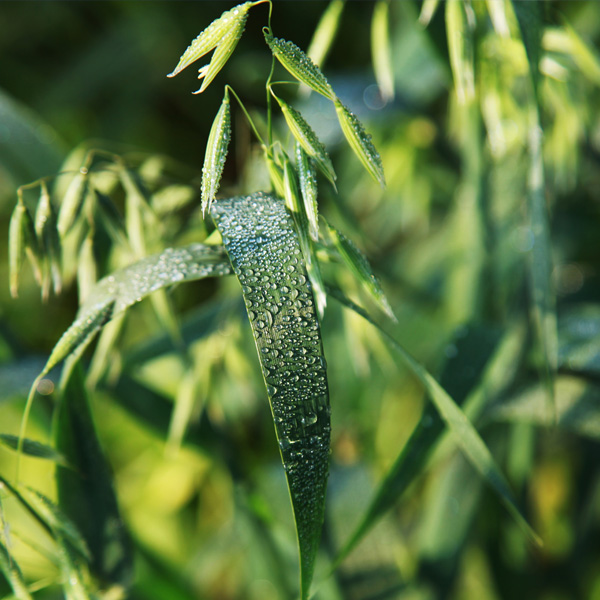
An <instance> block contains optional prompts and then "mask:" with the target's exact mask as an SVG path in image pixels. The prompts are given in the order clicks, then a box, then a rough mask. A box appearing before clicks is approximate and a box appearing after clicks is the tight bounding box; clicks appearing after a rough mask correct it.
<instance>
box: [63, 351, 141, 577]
mask: <svg viewBox="0 0 600 600" xmlns="http://www.w3.org/2000/svg"><path fill="white" fill-rule="evenodd" d="M70 367H71V368H68V369H65V374H64V376H63V381H62V382H61V389H62V400H61V402H60V404H59V408H58V416H57V419H56V426H55V432H54V438H55V444H56V447H57V449H58V450H59V451H60V452H62V454H63V455H64V456H66V457H67V460H68V461H69V462H70V463H71V464H72V465H74V467H75V469H76V470H73V469H65V468H63V467H60V466H59V467H58V468H57V471H56V484H57V491H58V501H59V506H60V508H61V510H62V511H64V513H65V514H66V515H67V516H68V517H69V519H70V520H72V521H73V523H74V524H75V527H76V529H77V530H78V531H79V532H81V535H82V536H83V539H84V540H85V543H86V546H87V548H88V549H89V552H90V554H91V560H90V569H91V570H92V572H93V573H94V574H95V575H96V576H97V577H99V578H100V579H101V580H103V581H105V582H110V583H111V584H116V585H121V586H127V585H128V584H129V583H130V580H131V576H132V569H133V555H132V548H131V541H130V539H129V536H128V534H127V532H126V530H125V526H124V523H123V520H122V518H121V514H120V511H119V507H118V503H117V498H116V496H115V492H114V490H113V483H112V475H111V472H110V468H109V465H108V463H107V461H106V458H105V456H104V453H103V451H102V448H101V446H100V443H99V441H98V438H97V435H96V429H95V427H94V423H93V420H92V415H91V413H90V408H89V401H88V397H87V393H86V389H85V384H84V375H83V370H82V368H81V366H80V365H79V364H78V363H75V364H74V365H73V364H72V365H70ZM65 550H66V551H67V553H68V548H66V549H65ZM68 554H69V553H68ZM66 558H67V559H68V560H69V562H68V563H67V564H66V567H69V565H70V563H71V562H72V559H71V557H70V556H67V557H66ZM71 566H72V568H75V567H76V565H71ZM69 570H71V568H69Z"/></svg>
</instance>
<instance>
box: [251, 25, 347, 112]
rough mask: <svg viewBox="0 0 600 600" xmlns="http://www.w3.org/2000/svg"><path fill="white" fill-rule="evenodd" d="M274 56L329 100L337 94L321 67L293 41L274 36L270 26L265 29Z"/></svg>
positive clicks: (295, 75) (302, 81)
mask: <svg viewBox="0 0 600 600" xmlns="http://www.w3.org/2000/svg"><path fill="white" fill-rule="evenodd" d="M263 33H264V34H265V40H266V41H267V44H268V45H269V48H271V52H272V53H273V56H274V57H275V58H276V59H277V60H278V61H279V62H280V63H281V64H282V65H283V66H284V67H285V68H286V69H287V70H288V71H289V72H290V73H291V74H292V75H293V76H294V77H295V78H296V79H297V80H298V81H300V82H301V83H304V84H305V85H307V86H308V87H309V88H311V89H313V90H314V91H315V92H318V93H319V94H321V95H323V96H325V98H328V99H329V100H332V101H333V100H335V98H336V96H335V94H334V92H333V89H332V88H331V85H329V82H328V81H327V79H326V78H325V75H323V73H322V72H321V69H319V67H317V65H315V63H313V61H312V60H311V59H310V58H309V57H308V56H307V55H306V54H305V53H304V52H303V51H302V50H300V48H298V46H296V44H294V43H293V42H288V41H287V40H283V39H281V38H276V37H273V34H272V33H271V30H270V29H269V28H268V27H265V28H264V29H263Z"/></svg>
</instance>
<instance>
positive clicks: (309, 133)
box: [275, 96, 336, 186]
mask: <svg viewBox="0 0 600 600" xmlns="http://www.w3.org/2000/svg"><path fill="white" fill-rule="evenodd" d="M275 99H276V100H277V102H278V103H279V106H280V107H281V112H282V113H283V116H284V117H285V122H286V123H287V126H288V127H289V129H290V131H291V132H292V135H293V136H294V138H295V139H296V141H297V142H298V143H299V144H300V145H301V146H302V148H303V150H304V152H306V154H308V156H310V157H311V158H312V159H313V160H314V161H315V164H316V165H317V167H318V168H319V170H320V171H321V172H322V173H323V175H325V177H327V179H329V181H331V183H332V184H333V185H334V186H335V179H336V175H335V171H334V170H333V165H332V164H331V159H330V158H329V155H328V154H327V150H325V146H323V144H322V143H321V142H320V141H319V138H317V134H316V133H315V132H314V131H313V130H312V128H311V126H310V125H309V124H308V123H307V122H306V121H305V120H304V117H303V116H302V115H301V114H300V113H299V112H298V111H297V110H296V109H294V108H293V107H292V106H290V105H289V104H288V103H287V102H286V101H285V100H282V99H281V98H278V97H277V96H275Z"/></svg>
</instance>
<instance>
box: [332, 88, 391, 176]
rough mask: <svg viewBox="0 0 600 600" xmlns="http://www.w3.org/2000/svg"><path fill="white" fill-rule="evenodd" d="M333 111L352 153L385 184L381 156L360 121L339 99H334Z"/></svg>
mask: <svg viewBox="0 0 600 600" xmlns="http://www.w3.org/2000/svg"><path fill="white" fill-rule="evenodd" d="M335 111H336V113H337V116H338V121H339V122H340V126H341V128H342V132H343V134H344V136H345V137H346V139H347V140H348V143H349V144H350V147H351V148H352V150H353V152H354V154H356V156H358V158H359V159H360V162H362V164H363V165H364V167H365V169H366V170H367V171H368V172H369V173H370V175H371V177H373V179H375V181H378V182H379V185H381V187H383V186H384V185H385V175H384V174H383V165H382V163H381V156H379V152H377V150H376V149H375V146H374V145H373V141H372V140H371V136H370V134H368V133H367V132H366V131H365V128H364V127H363V126H362V123H361V122H360V121H359V120H358V118H357V117H356V115H354V114H353V113H351V112H350V111H349V110H348V109H347V108H346V107H345V106H344V105H343V104H342V103H341V102H340V101H339V100H337V99H336V100H335Z"/></svg>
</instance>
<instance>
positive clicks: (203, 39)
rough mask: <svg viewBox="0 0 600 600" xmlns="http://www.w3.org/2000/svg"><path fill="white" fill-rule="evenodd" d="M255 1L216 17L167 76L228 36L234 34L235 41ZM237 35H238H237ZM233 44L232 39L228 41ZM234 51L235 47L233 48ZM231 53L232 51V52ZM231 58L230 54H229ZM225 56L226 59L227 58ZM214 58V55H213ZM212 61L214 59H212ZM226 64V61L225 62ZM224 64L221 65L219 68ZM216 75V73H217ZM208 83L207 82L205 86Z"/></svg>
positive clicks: (205, 52)
mask: <svg viewBox="0 0 600 600" xmlns="http://www.w3.org/2000/svg"><path fill="white" fill-rule="evenodd" d="M253 4H254V3H253V2H245V3H244V4H240V5H239V6H235V7H234V8H232V9H231V10H228V11H225V12H224V13H223V14H222V15H221V16H220V17H219V18H218V19H215V20H214V21H213V22H212V23H211V24H210V25H209V26H208V27H207V28H206V29H204V31H202V33H200V35H199V36H198V37H197V38H196V39H195V40H194V41H193V42H192V43H191V44H190V45H189V46H188V47H187V49H186V51H185V52H184V53H183V54H182V55H181V58H180V59H179V62H178V63H177V66H176V67H175V69H174V70H173V71H172V72H171V73H169V74H168V75H167V77H175V75H177V74H178V73H180V72H181V71H183V69H185V68H186V67H188V66H189V65H191V64H192V63H193V62H195V61H197V60H198V59H199V58H202V57H203V56H204V55H205V54H207V53H208V52H210V51H211V50H213V49H214V48H216V47H217V46H218V45H219V44H221V43H223V39H224V38H226V37H228V36H234V37H235V38H236V39H235V42H234V43H233V45H234V47H235V44H236V43H237V40H238V39H239V37H240V36H241V35H242V32H243V30H244V25H245V23H246V19H247V18H248V10H249V9H250V7H251V6H252V5H253ZM236 36H237V37H236ZM227 43H228V44H229V45H231V39H230V40H228V42H227ZM231 51H233V48H231ZM230 54H231V52H230ZM227 58H229V56H227ZM227 58H225V61H226V60H227ZM213 60H214V57H213ZM211 62H212V61H211ZM223 64H224V63H223ZM222 66H223V65H222V64H221V66H220V67H219V69H220V68H221V67H222ZM215 75H216V73H215ZM206 85H208V83H206V82H205V84H204V85H203V87H205V86H206Z"/></svg>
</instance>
